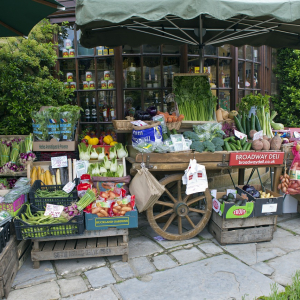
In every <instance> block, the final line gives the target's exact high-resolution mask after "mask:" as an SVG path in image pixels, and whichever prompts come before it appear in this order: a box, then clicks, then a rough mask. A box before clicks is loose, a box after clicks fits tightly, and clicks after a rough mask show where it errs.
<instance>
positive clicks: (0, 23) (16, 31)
mask: <svg viewBox="0 0 300 300" xmlns="http://www.w3.org/2000/svg"><path fill="white" fill-rule="evenodd" d="M0 25H2V26H3V27H5V28H7V29H8V30H10V31H12V32H14V33H16V34H17V35H20V36H24V34H23V33H22V32H20V31H18V30H17V29H14V28H13V27H11V26H9V25H7V24H5V23H3V22H2V21H0Z"/></svg>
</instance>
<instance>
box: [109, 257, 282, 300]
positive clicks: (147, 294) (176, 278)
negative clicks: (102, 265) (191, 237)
mask: <svg viewBox="0 0 300 300" xmlns="http://www.w3.org/2000/svg"><path fill="white" fill-rule="evenodd" d="M151 276H152V280H151V281H149V282H143V281H139V280H137V279H136V278H133V279H129V280H126V281H124V282H122V283H119V284H116V285H115V287H116V289H117V290H118V292H119V293H120V295H121V296H122V298H123V300H132V299H139V300H149V299H151V300H166V299H183V300H204V299H206V300H208V299H209V300H228V299H242V297H243V296H244V295H245V294H248V296H245V298H244V299H245V300H253V299H254V298H255V299H256V298H257V297H258V296H261V295H269V294H270V292H271V290H270V285H271V284H274V281H272V280H271V279H269V278H268V277H266V276H264V275H262V274H261V273H259V272H257V271H256V270H253V269H252V268H250V267H248V266H246V265H245V264H243V263H241V262H240V261H238V260H236V259H234V258H233V257H231V256H229V255H225V254H222V255H219V256H215V257H211V258H208V259H205V260H202V261H197V262H194V263H190V264H187V265H184V266H179V267H177V268H174V269H169V270H165V271H161V272H155V273H153V274H151ZM212 279H213V280H212ZM279 290H280V291H281V290H283V287H282V286H279Z"/></svg>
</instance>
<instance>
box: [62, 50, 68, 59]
mask: <svg viewBox="0 0 300 300" xmlns="http://www.w3.org/2000/svg"><path fill="white" fill-rule="evenodd" d="M63 57H69V50H68V49H63Z"/></svg>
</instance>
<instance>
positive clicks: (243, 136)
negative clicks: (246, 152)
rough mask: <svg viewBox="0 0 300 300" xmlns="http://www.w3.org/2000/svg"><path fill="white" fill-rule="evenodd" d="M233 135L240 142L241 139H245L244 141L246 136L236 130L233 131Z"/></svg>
mask: <svg viewBox="0 0 300 300" xmlns="http://www.w3.org/2000/svg"><path fill="white" fill-rule="evenodd" d="M234 135H235V136H236V137H237V138H238V139H240V140H242V139H243V138H246V139H247V135H246V134H244V133H242V132H240V131H237V130H234Z"/></svg>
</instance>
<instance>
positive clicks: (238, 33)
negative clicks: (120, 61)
mask: <svg viewBox="0 0 300 300" xmlns="http://www.w3.org/2000/svg"><path fill="white" fill-rule="evenodd" d="M299 19H300V1H299V0H184V1H183V0H151V1H149V0H138V1H137V0H110V1H107V0H89V1H87V0H77V3H76V24H77V28H79V29H81V38H80V43H81V45H83V46H84V47H87V48H90V47H95V46H98V45H106V46H110V47H114V46H120V45H131V46H138V45H141V44H182V43H187V44H191V45H198V46H199V48H200V49H202V48H203V47H204V46H205V45H215V46H220V45H223V44H232V45H234V46H241V45H245V44H248V45H252V46H261V45H267V46H270V47H273V48H280V47H290V48H300V20H299ZM200 32H201V34H200Z"/></svg>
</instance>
